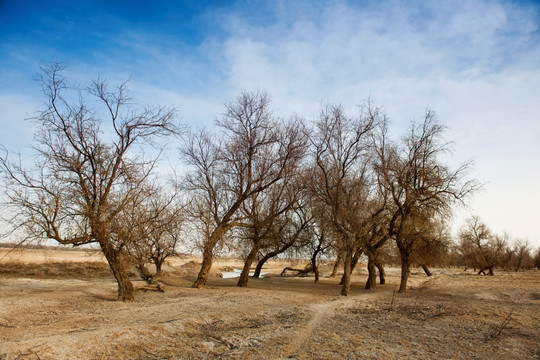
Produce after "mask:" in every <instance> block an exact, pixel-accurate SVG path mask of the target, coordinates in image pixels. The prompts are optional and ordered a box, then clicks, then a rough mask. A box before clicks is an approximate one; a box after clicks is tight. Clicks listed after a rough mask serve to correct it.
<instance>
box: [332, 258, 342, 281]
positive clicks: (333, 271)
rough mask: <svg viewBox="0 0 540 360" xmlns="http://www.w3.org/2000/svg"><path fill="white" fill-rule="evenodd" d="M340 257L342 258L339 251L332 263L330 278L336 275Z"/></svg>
mask: <svg viewBox="0 0 540 360" xmlns="http://www.w3.org/2000/svg"><path fill="white" fill-rule="evenodd" d="M341 258H342V256H341V253H338V256H337V258H336V262H335V263H334V267H333V268H332V273H331V274H330V277H331V278H333V277H335V276H336V274H337V270H338V268H339V265H341V261H342V259H341Z"/></svg>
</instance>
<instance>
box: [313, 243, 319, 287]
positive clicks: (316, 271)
mask: <svg viewBox="0 0 540 360" xmlns="http://www.w3.org/2000/svg"><path fill="white" fill-rule="evenodd" d="M318 253H319V251H318V250H315V252H314V253H313V256H312V257H311V267H312V268H313V273H314V274H315V281H314V282H316V283H317V282H319V268H318V267H317V255H318Z"/></svg>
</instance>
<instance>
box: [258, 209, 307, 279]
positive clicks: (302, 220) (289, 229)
mask: <svg viewBox="0 0 540 360" xmlns="http://www.w3.org/2000/svg"><path fill="white" fill-rule="evenodd" d="M312 220H313V217H312V214H311V212H309V211H307V209H305V208H304V206H302V204H300V205H299V206H294V207H293V208H292V209H291V210H290V211H288V212H286V213H284V214H282V215H280V216H279V217H278V218H277V219H276V220H275V221H274V226H273V227H272V232H271V234H269V238H268V241H267V242H266V243H265V245H264V247H263V248H261V249H260V251H259V261H258V262H257V266H256V267H255V271H254V273H253V277H255V278H258V277H259V276H260V275H261V271H262V268H263V266H264V264H266V262H267V261H268V260H270V259H273V258H275V257H277V256H279V255H280V254H283V253H286V252H289V251H291V250H293V251H298V250H299V249H300V248H303V247H304V245H305V244H306V243H308V242H309V236H308V235H307V232H306V229H307V228H308V227H309V226H310V224H311V222H312Z"/></svg>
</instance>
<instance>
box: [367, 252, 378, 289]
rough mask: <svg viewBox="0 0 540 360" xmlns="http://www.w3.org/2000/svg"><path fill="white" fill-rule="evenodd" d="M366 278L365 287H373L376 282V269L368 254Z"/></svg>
mask: <svg viewBox="0 0 540 360" xmlns="http://www.w3.org/2000/svg"><path fill="white" fill-rule="evenodd" d="M367 268H368V278H367V281H366V286H365V288H366V289H373V288H375V285H376V284H377V270H376V267H375V262H374V261H373V260H372V259H370V258H369V256H368V265H367Z"/></svg>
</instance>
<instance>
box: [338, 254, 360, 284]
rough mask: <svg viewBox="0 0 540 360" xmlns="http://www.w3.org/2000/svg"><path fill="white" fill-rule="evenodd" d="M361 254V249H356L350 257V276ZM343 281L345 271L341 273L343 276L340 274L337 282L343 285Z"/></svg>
mask: <svg viewBox="0 0 540 360" xmlns="http://www.w3.org/2000/svg"><path fill="white" fill-rule="evenodd" d="M361 254H362V252H361V251H356V252H355V253H354V255H353V256H352V257H351V265H350V271H349V276H352V273H353V271H354V268H355V267H356V264H358V260H359V259H360V255H361ZM344 281H345V273H343V276H341V281H340V282H339V285H343V284H344Z"/></svg>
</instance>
